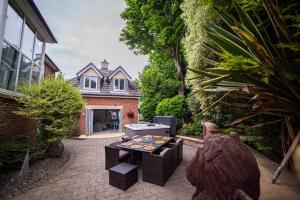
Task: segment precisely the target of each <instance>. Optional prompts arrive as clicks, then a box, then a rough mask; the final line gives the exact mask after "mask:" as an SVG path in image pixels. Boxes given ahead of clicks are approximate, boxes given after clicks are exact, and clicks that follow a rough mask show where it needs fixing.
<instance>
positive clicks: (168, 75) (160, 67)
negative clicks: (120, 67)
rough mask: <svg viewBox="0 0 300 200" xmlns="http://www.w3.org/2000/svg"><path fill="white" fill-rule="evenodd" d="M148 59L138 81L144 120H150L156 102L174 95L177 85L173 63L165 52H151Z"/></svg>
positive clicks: (153, 114) (153, 113)
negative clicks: (147, 63)
mask: <svg viewBox="0 0 300 200" xmlns="http://www.w3.org/2000/svg"><path fill="white" fill-rule="evenodd" d="M149 60H150V64H149V65H148V66H147V67H146V68H145V69H144V70H143V72H142V74H140V77H139V83H138V85H139V88H140V90H141V93H142V99H141V113H142V115H143V116H144V118H145V119H146V120H152V118H153V116H155V110H156V106H157V104H158V103H159V102H160V101H161V100H162V99H164V98H170V97H173V96H175V95H176V93H177V89H178V87H179V81H178V79H177V76H176V69H175V67H174V63H173V62H172V60H171V59H170V57H169V56H168V54H167V53H166V52H160V53H157V52H155V53H152V54H151V55H150V57H149Z"/></svg>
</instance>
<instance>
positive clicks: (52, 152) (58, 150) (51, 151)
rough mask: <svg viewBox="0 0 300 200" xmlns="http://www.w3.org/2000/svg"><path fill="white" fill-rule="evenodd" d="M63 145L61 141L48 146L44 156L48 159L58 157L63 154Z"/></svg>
mask: <svg viewBox="0 0 300 200" xmlns="http://www.w3.org/2000/svg"><path fill="white" fill-rule="evenodd" d="M64 149H65V147H64V144H63V143H62V142H61V141H58V142H55V143H53V144H50V145H49V147H48V149H47V152H46V154H47V155H48V156H50V157H59V156H61V155H62V153H63V152H64Z"/></svg>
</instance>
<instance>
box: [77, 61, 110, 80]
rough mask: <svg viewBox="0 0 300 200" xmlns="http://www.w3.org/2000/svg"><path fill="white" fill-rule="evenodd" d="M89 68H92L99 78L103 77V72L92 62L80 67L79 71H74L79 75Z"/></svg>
mask: <svg viewBox="0 0 300 200" xmlns="http://www.w3.org/2000/svg"><path fill="white" fill-rule="evenodd" d="M89 69H93V70H94V71H95V72H96V73H97V74H98V75H99V76H100V77H101V78H104V76H103V74H102V73H101V72H100V71H99V70H98V68H97V67H96V65H94V63H89V64H87V65H86V66H85V67H84V68H82V69H81V70H80V71H79V72H77V73H76V75H77V76H81V75H82V74H83V73H84V72H86V71H87V70H89Z"/></svg>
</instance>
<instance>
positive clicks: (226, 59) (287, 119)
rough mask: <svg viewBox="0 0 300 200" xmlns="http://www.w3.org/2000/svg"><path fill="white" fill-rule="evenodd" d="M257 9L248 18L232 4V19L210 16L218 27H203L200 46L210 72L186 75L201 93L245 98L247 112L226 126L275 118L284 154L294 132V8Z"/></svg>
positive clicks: (297, 44) (298, 88) (268, 5)
mask: <svg viewBox="0 0 300 200" xmlns="http://www.w3.org/2000/svg"><path fill="white" fill-rule="evenodd" d="M263 5H264V9H263V12H260V13H259V14H258V13H254V12H251V15H250V14H249V13H248V12H246V11H245V10H244V9H243V8H241V7H240V6H239V5H238V4H237V3H236V2H234V7H235V10H236V13H234V14H233V15H228V14H226V13H222V12H217V11H216V12H217V14H218V15H219V17H220V18H221V20H222V23H220V24H221V25H217V24H208V26H207V27H206V30H207V34H208V36H209V38H210V39H211V43H209V44H206V45H205V46H206V48H207V49H208V50H209V51H211V53H212V54H214V55H216V56H214V57H215V59H208V58H205V60H206V61H207V63H208V64H209V65H210V66H211V67H210V68H206V69H205V70H201V69H199V70H195V69H190V70H192V71H193V72H194V73H195V74H196V76H195V77H194V78H198V79H200V80H201V83H200V85H201V90H212V89H213V90H216V91H228V92H227V93H226V94H225V95H228V94H229V93H231V92H232V91H236V90H239V91H243V92H247V93H248V94H251V98H250V99H249V103H250V104H251V107H252V109H251V112H250V113H249V114H248V115H247V116H244V117H242V118H239V119H237V120H235V121H234V122H232V123H231V125H235V124H237V123H241V122H243V121H245V120H249V119H251V118H254V117H257V116H259V115H270V116H274V117H278V118H279V119H276V122H278V121H282V133H281V136H282V137H281V138H282V143H283V144H284V146H283V150H284V153H285V152H286V149H287V147H288V146H289V145H290V144H291V142H292V141H293V140H294V139H295V137H296V134H295V132H294V130H297V131H299V128H300V127H299V126H298V127H297V122H298V123H299V121H300V59H299V58H300V54H299V52H300V37H299V36H300V32H299V28H300V17H299V4H298V3H297V2H296V3H291V2H289V5H287V6H284V5H283V4H276V5H275V4H274V2H273V1H272V0H263ZM278 5H281V6H284V7H283V8H282V9H281V10H280V9H279V7H278ZM297 8H298V9H297ZM293 9H294V12H293V13H291V10H293ZM285 12H289V13H288V14H286V15H285V14H284V13H285ZM267 123H272V122H267Z"/></svg>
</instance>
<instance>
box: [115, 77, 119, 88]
mask: <svg viewBox="0 0 300 200" xmlns="http://www.w3.org/2000/svg"><path fill="white" fill-rule="evenodd" d="M115 89H116V90H118V89H119V79H115Z"/></svg>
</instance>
